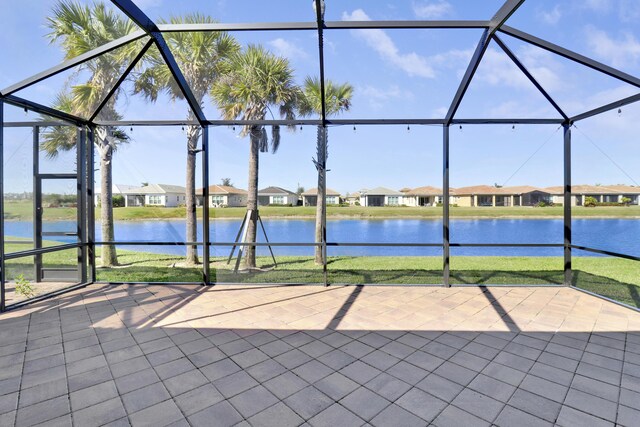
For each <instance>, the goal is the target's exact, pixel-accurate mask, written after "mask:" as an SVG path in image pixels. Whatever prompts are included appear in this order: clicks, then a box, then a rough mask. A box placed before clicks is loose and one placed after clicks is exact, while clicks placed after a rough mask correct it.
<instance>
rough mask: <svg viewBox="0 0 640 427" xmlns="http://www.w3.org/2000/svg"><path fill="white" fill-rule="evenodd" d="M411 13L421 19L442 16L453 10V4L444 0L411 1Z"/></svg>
mask: <svg viewBox="0 0 640 427" xmlns="http://www.w3.org/2000/svg"><path fill="white" fill-rule="evenodd" d="M412 7H413V13H414V14H415V15H416V17H418V18H422V19H436V18H442V17H443V16H446V15H450V14H451V13H452V12H453V6H451V3H449V2H447V1H445V0H439V1H437V2H431V1H428V2H420V3H416V2H413V5H412Z"/></svg>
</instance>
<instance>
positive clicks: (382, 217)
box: [4, 215, 640, 223]
mask: <svg viewBox="0 0 640 427" xmlns="http://www.w3.org/2000/svg"><path fill="white" fill-rule="evenodd" d="M242 218H243V217H241V216H222V217H210V220H213V221H216V220H222V221H229V220H238V221H239V220H242ZM449 218H450V219H456V220H460V219H468V220H478V219H487V220H494V219H558V220H562V219H563V217H562V215H496V216H490V215H450V216H449ZM571 218H572V219H629V220H640V216H622V215H573V216H572V217H571ZM262 219H263V220H264V219H290V220H309V221H311V220H315V216H314V215H265V216H262ZM344 219H360V220H367V221H375V220H388V219H422V220H427V221H439V220H442V216H421V215H328V216H327V220H344ZM29 220H30V218H5V220H4V221H5V222H20V221H29ZM73 220H74V218H52V219H45V220H43V222H58V221H73ZM201 220H202V217H198V221H201ZM138 221H184V218H183V217H167V218H126V219H122V218H116V219H115V222H138ZM98 222H99V219H98V218H96V223H98Z"/></svg>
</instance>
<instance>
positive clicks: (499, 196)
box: [450, 185, 552, 207]
mask: <svg viewBox="0 0 640 427" xmlns="http://www.w3.org/2000/svg"><path fill="white" fill-rule="evenodd" d="M450 200H451V203H452V204H456V205H458V206H466V207H476V206H493V207H496V206H536V205H537V204H538V203H540V202H544V203H550V202H551V201H552V197H551V194H550V193H549V191H548V190H547V189H542V188H537V187H532V186H529V185H522V186H515V187H495V186H491V185H474V186H470V187H460V188H453V189H451V198H450Z"/></svg>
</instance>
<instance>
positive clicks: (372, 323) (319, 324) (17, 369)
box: [0, 285, 640, 427]
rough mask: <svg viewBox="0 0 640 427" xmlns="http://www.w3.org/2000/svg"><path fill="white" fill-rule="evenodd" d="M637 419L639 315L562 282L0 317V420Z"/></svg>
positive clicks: (96, 306)
mask: <svg viewBox="0 0 640 427" xmlns="http://www.w3.org/2000/svg"><path fill="white" fill-rule="evenodd" d="M39 423H43V424H45V425H56V426H57V425H71V424H73V425H77V426H83V427H85V426H93V425H96V426H97V425H105V424H109V425H114V426H116V425H117V426H120V425H134V426H137V425H151V426H163V425H176V426H181V425H184V426H187V425H193V426H200V425H207V426H224V425H236V424H237V425H245V426H246V425H253V426H279V427H280V426H288V425H292V426H295V425H301V424H303V423H308V424H309V425H313V426H351V425H354V426H357V425H364V424H367V423H369V424H371V425H375V426H404V425H407V426H414V425H428V424H433V425H437V426H448V425H465V426H472V425H487V426H488V425H491V424H493V425H506V426H525V425H529V426H538V425H540V426H544V425H552V424H558V425H564V426H591V425H593V426H599V425H602V426H606V425H614V424H615V423H617V424H619V425H628V426H631V425H634V424H635V425H638V424H639V423H640V313H637V312H634V311H631V310H628V309H625V308H623V307H619V306H617V305H614V304H611V303H609V302H606V301H603V300H600V299H598V298H595V297H592V296H589V295H586V294H584V293H581V292H578V291H575V290H572V289H567V288H558V287H546V288H543V287H538V288H526V287H518V288H510V287H493V288H485V289H482V288H473V287H470V288H450V289H445V288H439V287H384V286H378V287H373V286H372V287H364V288H363V287H329V288H320V287H305V286H296V287H293V286H290V287H278V286H263V287H216V288H209V289H205V288H202V287H196V286H165V287H160V286H148V287H147V286H142V285H136V286H105V285H92V286H89V287H87V288H85V289H82V290H79V291H76V292H74V293H71V294H66V295H64V296H60V297H58V298H55V299H52V300H48V301H43V302H40V303H38V304H36V305H33V306H31V307H28V308H24V309H21V310H16V311H11V312H8V313H5V314H2V315H0V425H2V426H11V425H14V424H15V425H18V426H27V425H37V424H39Z"/></svg>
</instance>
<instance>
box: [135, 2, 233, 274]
mask: <svg viewBox="0 0 640 427" xmlns="http://www.w3.org/2000/svg"><path fill="white" fill-rule="evenodd" d="M170 21H171V23H172V24H204V23H207V24H211V23H215V22H216V21H215V20H213V19H212V18H210V17H208V16H204V15H200V14H193V15H187V16H184V17H173V18H171V20H170ZM160 23H161V24H163V23H165V22H164V21H160ZM164 37H165V39H166V41H167V44H168V45H169V48H170V49H171V52H172V53H173V55H174V56H175V58H176V62H177V63H178V66H179V67H180V70H181V71H182V73H183V74H184V77H185V79H186V81H187V83H188V84H189V86H190V88H191V91H192V92H193V96H194V97H195V99H196V101H197V102H198V103H199V104H200V106H201V107H202V106H203V101H204V97H205V96H206V95H207V93H209V90H210V89H211V87H212V85H213V83H214V82H215V81H216V79H217V78H218V76H219V71H220V64H221V62H222V60H224V59H225V58H227V57H229V56H230V55H232V54H233V53H235V52H237V51H239V50H240V45H239V44H238V42H237V41H236V40H235V38H233V37H232V36H230V35H229V34H228V33H226V32H222V31H211V32H178V33H166V34H164ZM146 62H147V65H148V66H147V68H146V69H145V70H144V71H143V72H141V73H140V75H139V77H138V78H137V80H136V84H135V90H134V92H135V93H142V94H143V95H144V96H145V97H146V98H147V99H148V100H149V101H152V102H155V101H156V100H157V99H158V95H159V94H160V93H162V92H165V93H166V94H168V95H169V97H170V98H171V99H172V100H177V99H184V95H183V93H182V91H181V90H180V88H179V87H178V86H177V84H176V83H175V80H174V79H173V76H172V75H171V72H170V71H169V68H168V67H167V66H166V64H165V62H164V60H163V59H162V57H161V56H160V53H159V52H158V50H157V49H151V50H150V51H149V53H148V54H147V61H146ZM187 119H188V120H189V121H193V120H196V116H195V114H194V113H193V111H191V109H189V112H188V114H187ZM185 131H186V134H187V171H186V175H187V176H186V186H185V187H186V200H185V205H186V207H187V212H186V223H187V230H186V233H187V235H186V240H187V241H189V242H195V241H196V240H197V239H198V236H197V222H196V187H195V185H196V154H197V148H198V140H199V139H200V136H201V128H200V126H186V129H185ZM205 203H208V201H205ZM197 263H198V251H197V247H196V246H187V264H197Z"/></svg>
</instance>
